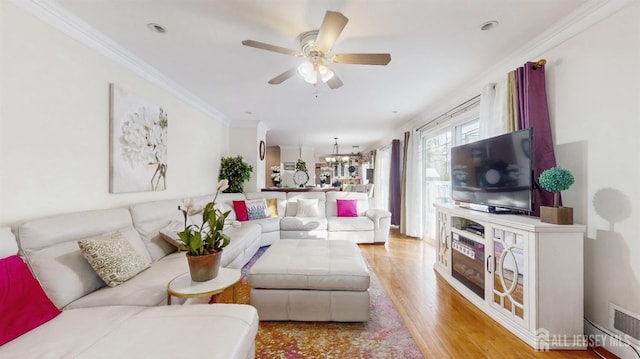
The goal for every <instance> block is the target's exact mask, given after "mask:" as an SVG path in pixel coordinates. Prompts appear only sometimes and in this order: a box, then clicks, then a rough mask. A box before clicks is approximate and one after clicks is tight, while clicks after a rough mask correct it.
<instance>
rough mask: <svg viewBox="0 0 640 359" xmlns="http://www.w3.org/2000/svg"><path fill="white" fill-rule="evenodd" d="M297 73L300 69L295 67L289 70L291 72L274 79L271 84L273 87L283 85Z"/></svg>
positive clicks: (270, 81)
mask: <svg viewBox="0 0 640 359" xmlns="http://www.w3.org/2000/svg"><path fill="white" fill-rule="evenodd" d="M297 71H298V69H297V68H295V67H294V68H292V69H289V70H287V71H285V72H283V73H281V74H280V75H278V76H276V77H274V78H272V79H271V80H269V83H270V84H272V85H278V84H281V83H283V82H284V81H285V80H288V79H289V78H290V77H291V76H293V75H295V74H296V72H297Z"/></svg>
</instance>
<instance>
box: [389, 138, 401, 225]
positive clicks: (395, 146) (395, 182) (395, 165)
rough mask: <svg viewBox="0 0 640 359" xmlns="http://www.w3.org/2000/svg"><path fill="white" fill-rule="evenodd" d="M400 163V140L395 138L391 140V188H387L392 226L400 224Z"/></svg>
mask: <svg viewBox="0 0 640 359" xmlns="http://www.w3.org/2000/svg"><path fill="white" fill-rule="evenodd" d="M400 164H401V163H400V140H397V139H396V140H393V141H392V142H391V181H390V186H391V188H389V208H390V211H391V224H392V225H394V226H399V225H400V208H401V202H402V190H401V188H402V186H401V182H400Z"/></svg>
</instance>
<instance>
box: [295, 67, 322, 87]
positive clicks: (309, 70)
mask: <svg viewBox="0 0 640 359" xmlns="http://www.w3.org/2000/svg"><path fill="white" fill-rule="evenodd" d="M298 73H299V74H300V76H302V78H303V79H304V81H305V82H308V83H310V84H312V85H315V83H316V77H317V75H316V70H315V68H314V66H313V64H312V63H310V62H303V63H301V64H300V65H299V66H298Z"/></svg>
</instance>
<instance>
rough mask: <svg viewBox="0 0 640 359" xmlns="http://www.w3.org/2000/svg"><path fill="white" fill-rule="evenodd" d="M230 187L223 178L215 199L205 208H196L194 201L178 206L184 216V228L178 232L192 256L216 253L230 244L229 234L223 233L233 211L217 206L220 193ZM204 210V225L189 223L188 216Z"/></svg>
mask: <svg viewBox="0 0 640 359" xmlns="http://www.w3.org/2000/svg"><path fill="white" fill-rule="evenodd" d="M227 187H229V182H228V181H227V180H221V181H220V182H219V183H218V186H217V187H216V194H215V196H214V197H213V201H211V202H209V203H207V204H206V205H205V206H204V208H196V207H195V205H194V204H193V201H191V200H187V201H185V203H184V205H183V206H178V210H179V211H182V214H183V216H184V230H183V231H182V232H178V237H180V239H181V240H182V242H184V245H185V247H186V249H187V253H188V254H189V255H192V256H203V255H206V254H209V253H215V252H219V251H220V250H222V248H224V247H226V246H227V245H229V241H230V239H229V236H227V235H226V234H224V233H222V231H223V230H224V222H225V220H226V219H227V217H228V216H229V214H230V213H231V211H226V212H224V213H223V212H222V211H221V210H220V209H218V208H216V199H217V198H218V193H220V191H224V190H225V189H227ZM200 212H202V225H200V226H197V225H195V224H188V220H187V218H188V217H189V216H192V215H196V214H198V213H200Z"/></svg>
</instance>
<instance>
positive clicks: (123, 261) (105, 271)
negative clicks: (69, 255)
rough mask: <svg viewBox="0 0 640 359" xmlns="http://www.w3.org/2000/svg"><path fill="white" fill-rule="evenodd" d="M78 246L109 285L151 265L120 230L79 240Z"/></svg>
mask: <svg viewBox="0 0 640 359" xmlns="http://www.w3.org/2000/svg"><path fill="white" fill-rule="evenodd" d="M78 246H79V247H80V251H81V252H82V255H83V256H84V258H85V259H86V260H87V262H89V264H90V265H91V267H92V268H93V270H94V271H95V272H96V273H97V274H98V276H100V278H102V280H103V281H104V282H105V283H107V285H108V286H109V287H115V286H117V285H120V284H122V283H124V282H126V281H127V280H129V279H130V278H132V277H133V276H135V275H136V274H138V273H140V272H142V271H143V270H145V269H147V268H148V267H149V266H150V265H151V262H150V261H148V260H147V259H145V258H144V257H143V256H142V255H141V254H140V253H138V252H137V251H136V249H135V248H134V247H133V245H131V243H129V241H128V240H127V239H126V238H125V237H124V236H123V235H122V233H120V232H115V233H109V234H105V235H102V236H99V237H94V238H87V239H82V240H79V241H78Z"/></svg>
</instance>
